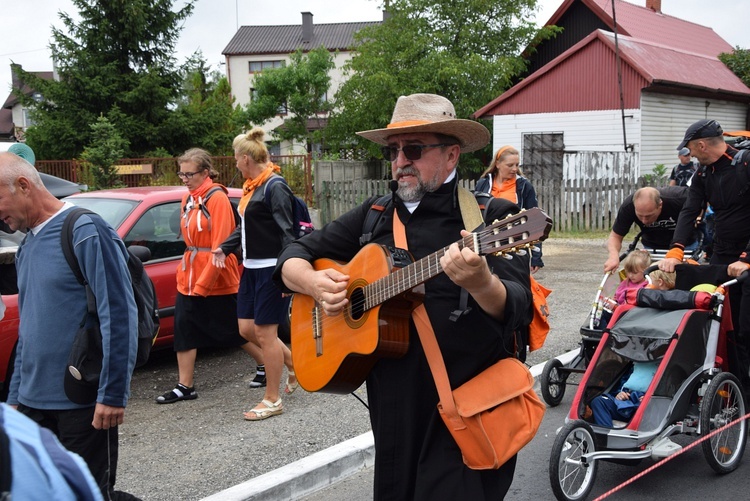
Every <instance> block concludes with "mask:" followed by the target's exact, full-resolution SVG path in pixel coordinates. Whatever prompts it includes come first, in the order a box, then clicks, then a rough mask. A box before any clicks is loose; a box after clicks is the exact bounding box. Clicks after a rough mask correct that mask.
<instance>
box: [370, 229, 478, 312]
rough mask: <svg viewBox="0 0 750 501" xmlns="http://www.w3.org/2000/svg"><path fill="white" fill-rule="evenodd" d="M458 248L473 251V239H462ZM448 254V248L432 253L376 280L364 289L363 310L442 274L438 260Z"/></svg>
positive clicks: (470, 237)
mask: <svg viewBox="0 0 750 501" xmlns="http://www.w3.org/2000/svg"><path fill="white" fill-rule="evenodd" d="M457 243H458V248H459V249H463V248H469V249H472V250H474V238H473V237H472V236H471V235H470V236H467V237H464V238H463V239H462V240H459V241H458V242H457ZM446 252H448V247H443V248H442V249H440V250H438V251H436V252H433V253H432V254H430V255H429V256H425V257H423V258H422V259H420V260H419V261H415V262H414V263H412V264H410V265H408V266H404V267H403V268H400V269H398V270H396V271H395V272H393V273H391V274H390V275H388V276H385V277H383V278H381V279H380V280H376V281H375V282H373V283H371V284H368V285H366V286H365V287H364V295H365V305H364V309H365V310H368V309H370V308H373V307H375V306H377V305H379V304H382V303H384V302H386V301H388V300H389V299H391V298H393V297H396V296H398V295H399V294H402V293H404V292H406V291H408V290H409V289H413V288H414V287H416V286H417V285H419V284H421V283H424V282H426V281H427V280H429V279H431V278H432V277H434V276H437V275H439V274H441V273H442V272H443V267H442V266H440V258H442V257H443V256H444V255H445V253H446Z"/></svg>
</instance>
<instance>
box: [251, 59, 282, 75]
mask: <svg viewBox="0 0 750 501" xmlns="http://www.w3.org/2000/svg"><path fill="white" fill-rule="evenodd" d="M283 66H285V63H284V61H250V73H257V72H260V71H263V70H267V69H269V68H281V67H283Z"/></svg>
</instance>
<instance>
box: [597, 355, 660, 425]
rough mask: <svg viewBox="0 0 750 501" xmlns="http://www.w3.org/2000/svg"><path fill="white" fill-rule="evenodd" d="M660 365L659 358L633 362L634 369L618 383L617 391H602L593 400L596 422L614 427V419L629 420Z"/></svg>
mask: <svg viewBox="0 0 750 501" xmlns="http://www.w3.org/2000/svg"><path fill="white" fill-rule="evenodd" d="M658 366H659V361H658V360H657V361H648V362H633V368H632V370H631V371H630V373H629V374H628V375H627V378H623V379H622V383H621V384H619V385H618V387H617V389H616V390H615V391H613V392H611V393H602V394H601V395H599V396H598V397H595V398H594V400H592V401H591V407H590V409H591V414H592V417H593V419H594V423H596V424H598V425H600V426H607V427H609V428H612V427H613V426H614V420H619V421H625V422H627V421H629V420H630V418H632V417H633V414H634V413H635V410H636V409H637V408H638V406H639V405H641V401H642V400H643V396H644V395H645V394H646V390H648V386H649V385H650V384H651V380H652V379H653V378H654V375H655V374H656V369H657V367H658ZM615 392H616V393H615ZM587 411H588V409H587ZM586 414H588V412H587V413H586ZM584 418H585V416H584ZM618 424H620V423H618ZM623 424H624V423H623Z"/></svg>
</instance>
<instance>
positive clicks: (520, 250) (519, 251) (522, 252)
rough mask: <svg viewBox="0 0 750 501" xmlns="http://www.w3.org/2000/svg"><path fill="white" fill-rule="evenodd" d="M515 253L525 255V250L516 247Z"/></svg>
mask: <svg viewBox="0 0 750 501" xmlns="http://www.w3.org/2000/svg"><path fill="white" fill-rule="evenodd" d="M516 254H518V255H519V256H525V255H526V251H525V250H523V249H518V251H516Z"/></svg>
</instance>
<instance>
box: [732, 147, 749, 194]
mask: <svg viewBox="0 0 750 501" xmlns="http://www.w3.org/2000/svg"><path fill="white" fill-rule="evenodd" d="M746 153H747V150H737V154H736V155H735V156H734V158H732V166H736V167H737V184H738V185H739V186H741V188H740V192H739V193H738V195H739V196H743V195H744V194H745V193H747V190H748V189H750V182H748V174H747V170H748V163H747V161H745V160H744V157H745V156H746V155H745V154H746Z"/></svg>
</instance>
